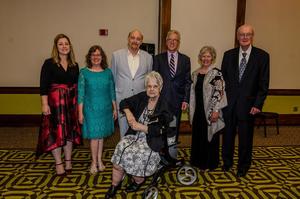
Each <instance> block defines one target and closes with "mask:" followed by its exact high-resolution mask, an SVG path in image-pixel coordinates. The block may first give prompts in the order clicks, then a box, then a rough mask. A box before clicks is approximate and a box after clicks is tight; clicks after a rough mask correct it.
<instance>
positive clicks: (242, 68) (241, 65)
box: [239, 52, 247, 81]
mask: <svg viewBox="0 0 300 199" xmlns="http://www.w3.org/2000/svg"><path fill="white" fill-rule="evenodd" d="M242 55H243V58H242V60H241V63H240V68H239V81H241V79H242V77H243V74H244V72H245V69H246V66H247V60H246V56H247V53H245V52H244V53H242Z"/></svg>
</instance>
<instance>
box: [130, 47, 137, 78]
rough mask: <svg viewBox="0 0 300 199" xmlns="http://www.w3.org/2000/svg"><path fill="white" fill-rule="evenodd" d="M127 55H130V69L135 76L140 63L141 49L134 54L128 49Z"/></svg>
mask: <svg viewBox="0 0 300 199" xmlns="http://www.w3.org/2000/svg"><path fill="white" fill-rule="evenodd" d="M127 57H128V66H129V69H130V73H131V76H132V78H133V77H134V76H135V73H136V71H137V70H138V67H139V64H140V51H138V53H137V54H136V55H134V56H133V55H132V53H131V52H130V51H129V50H128V56H127Z"/></svg>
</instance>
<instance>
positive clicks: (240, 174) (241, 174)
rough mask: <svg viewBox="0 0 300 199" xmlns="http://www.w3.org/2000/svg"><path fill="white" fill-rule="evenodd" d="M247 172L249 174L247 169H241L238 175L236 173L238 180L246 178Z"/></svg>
mask: <svg viewBox="0 0 300 199" xmlns="http://www.w3.org/2000/svg"><path fill="white" fill-rule="evenodd" d="M247 172H248V169H247V168H239V169H238V171H237V173H236V176H237V177H238V178H240V177H244V176H245V175H246V174H247Z"/></svg>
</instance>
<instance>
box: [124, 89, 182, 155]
mask: <svg viewBox="0 0 300 199" xmlns="http://www.w3.org/2000/svg"><path fill="white" fill-rule="evenodd" d="M148 99H149V97H148V96H147V94H146V92H141V93H139V94H137V95H134V96H131V97H129V98H126V99H123V100H122V101H121V103H120V110H121V111H123V110H124V109H126V108H128V109H129V110H130V111H131V112H132V114H133V115H134V117H135V120H136V121H138V120H139V118H140V116H141V115H142V114H143V111H144V109H145V108H146V107H147V106H148ZM152 117H153V119H152V120H154V121H155V122H149V124H148V133H147V134H146V136H147V144H148V146H149V147H150V148H151V149H152V150H153V151H156V152H159V151H160V150H161V149H162V148H165V147H167V139H168V138H169V137H174V136H175V134H176V128H175V127H176V126H175V125H173V126H172V124H170V123H172V122H173V119H174V117H173V115H172V113H171V110H170V107H169V105H168V103H167V102H166V101H165V100H163V98H161V96H160V98H159V99H158V101H157V104H156V106H155V110H154V113H153V115H152ZM150 121H151V120H150ZM135 133H136V131H134V130H133V129H132V128H131V127H129V129H128V131H127V132H126V135H131V134H135Z"/></svg>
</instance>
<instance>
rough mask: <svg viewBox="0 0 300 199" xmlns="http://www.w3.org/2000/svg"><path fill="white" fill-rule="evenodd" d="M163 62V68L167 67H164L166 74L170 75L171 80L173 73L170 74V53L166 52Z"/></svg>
mask: <svg viewBox="0 0 300 199" xmlns="http://www.w3.org/2000/svg"><path fill="white" fill-rule="evenodd" d="M162 61H163V66H166V67H164V73H165V74H166V75H168V76H169V78H170V79H171V78H172V77H171V73H170V66H169V60H168V53H167V52H165V53H164V54H163V57H162Z"/></svg>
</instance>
